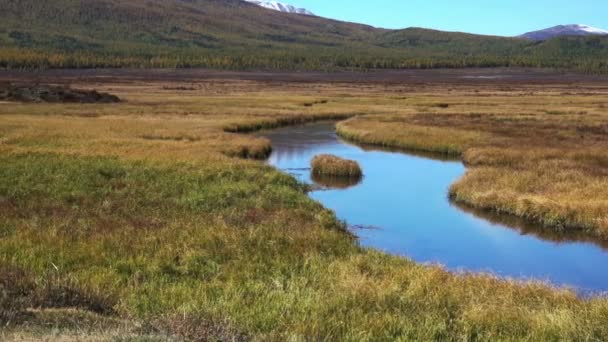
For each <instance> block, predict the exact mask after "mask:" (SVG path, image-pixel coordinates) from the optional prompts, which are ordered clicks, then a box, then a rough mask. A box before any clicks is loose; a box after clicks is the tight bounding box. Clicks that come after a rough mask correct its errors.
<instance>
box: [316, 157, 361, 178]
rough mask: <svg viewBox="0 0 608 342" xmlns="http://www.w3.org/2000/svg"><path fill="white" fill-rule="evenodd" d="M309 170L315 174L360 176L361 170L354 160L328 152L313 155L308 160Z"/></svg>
mask: <svg viewBox="0 0 608 342" xmlns="http://www.w3.org/2000/svg"><path fill="white" fill-rule="evenodd" d="M310 166H311V172H312V173H313V174H315V175H317V176H336V177H349V178H361V176H363V171H361V167H360V166H359V164H358V163H357V162H356V161H354V160H348V159H343V158H340V157H337V156H333V155H329V154H320V155H318V156H315V157H314V158H313V159H312V161H311V162H310Z"/></svg>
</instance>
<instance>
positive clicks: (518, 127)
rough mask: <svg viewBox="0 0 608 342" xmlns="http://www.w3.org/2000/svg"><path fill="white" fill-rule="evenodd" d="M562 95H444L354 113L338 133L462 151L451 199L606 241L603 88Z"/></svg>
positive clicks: (607, 158) (607, 135)
mask: <svg viewBox="0 0 608 342" xmlns="http://www.w3.org/2000/svg"><path fill="white" fill-rule="evenodd" d="M532 89H534V88H532ZM558 89H559V90H558ZM514 92H515V91H514ZM508 93H509V92H507V94H508ZM565 93H566V92H565V91H564V90H563V89H561V88H557V89H552V87H547V88H546V89H544V90H543V92H542V93H541V92H538V93H537V92H532V91H530V90H529V93H527V94H526V95H521V96H518V97H512V96H506V95H507V94H503V93H494V94H492V93H490V94H484V96H479V97H477V96H476V95H475V94H463V96H462V97H460V98H453V97H451V96H449V97H448V96H446V97H445V98H444V99H442V102H448V103H450V105H449V107H447V108H445V109H438V108H440V107H428V108H426V109H424V110H421V111H420V112H418V113H402V114H390V115H376V116H371V115H369V116H363V117H357V118H353V119H350V120H348V121H345V122H342V123H340V124H338V132H339V133H340V134H341V135H342V136H344V137H346V138H348V139H352V140H355V141H360V142H365V143H371V144H378V145H384V146H396V147H403V148H407V149H412V150H423V151H434V152H440V153H444V154H453V155H458V156H461V157H462V159H463V161H464V162H465V164H466V165H467V166H468V168H469V170H468V172H467V174H466V175H465V176H464V177H463V178H462V179H461V180H459V181H458V182H457V183H456V184H454V186H453V187H452V188H451V191H450V194H451V196H452V198H453V199H454V200H456V201H459V202H462V203H465V204H468V205H472V206H474V207H477V208H483V209H488V210H494V211H498V212H504V213H509V214H514V215H517V216H520V217H523V218H526V219H529V220H532V221H535V222H538V223H541V224H544V225H546V226H548V227H552V228H555V229H557V230H560V231H564V230H565V231H573V230H580V231H584V232H585V233H587V234H589V235H590V236H595V237H597V238H601V239H608V171H607V170H608V168H607V167H608V155H607V154H606V152H605V151H607V150H608V113H607V112H606V109H605V108H606V104H605V96H606V93H608V90H606V89H604V88H597V87H591V88H590V89H588V88H586V87H585V86H576V87H575V86H573V87H572V89H570V90H569V91H568V92H567V94H565ZM425 97H426V96H421V97H420V99H418V100H417V102H418V101H422V99H425ZM446 98H447V99H446ZM490 104H491V105H490ZM421 109H422V108H421Z"/></svg>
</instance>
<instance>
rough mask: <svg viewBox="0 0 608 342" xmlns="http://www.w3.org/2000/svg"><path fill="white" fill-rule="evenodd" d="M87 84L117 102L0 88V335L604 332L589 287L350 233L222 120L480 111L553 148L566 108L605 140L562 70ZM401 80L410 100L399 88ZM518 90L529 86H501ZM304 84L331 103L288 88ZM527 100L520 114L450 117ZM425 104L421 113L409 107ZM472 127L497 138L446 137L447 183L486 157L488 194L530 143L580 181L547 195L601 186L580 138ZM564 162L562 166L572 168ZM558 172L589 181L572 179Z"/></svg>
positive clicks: (569, 335) (590, 105)
mask: <svg viewBox="0 0 608 342" xmlns="http://www.w3.org/2000/svg"><path fill="white" fill-rule="evenodd" d="M97 82H98V83H95V84H94V86H95V87H96V88H98V89H99V90H100V91H109V92H111V93H115V94H117V95H118V96H120V97H121V98H124V99H126V102H124V103H121V104H95V105H65V104H52V105H51V104H10V103H4V104H2V105H0V209H1V210H0V265H1V266H0V325H1V326H2V329H1V330H0V339H5V340H12V339H15V340H19V339H45V338H46V339H58V340H60V339H64V340H83V339H91V340H93V339H100V340H113V339H140V340H165V339H170V338H173V339H178V340H179V339H194V338H195V337H198V338H203V339H205V338H206V339H210V340H214V339H216V340H217V339H235V340H242V339H253V340H277V341H283V340H345V341H361V340H370V341H371V340H605V339H607V338H608V326H607V325H606V324H605V322H606V321H607V320H608V300H607V299H606V298H605V297H596V298H580V297H578V296H577V295H576V294H575V293H574V292H573V291H570V290H567V289H555V288H552V287H550V286H548V285H546V284H542V283H535V282H529V283H520V282H516V281H511V280H504V279H497V278H495V277H493V276H491V275H480V274H452V273H450V272H447V271H445V270H444V269H442V268H441V267H438V266H428V265H419V264H416V263H414V262H412V261H410V260H407V259H404V258H400V257H395V256H389V255H386V254H384V253H381V252H379V251H374V250H369V249H364V248H361V247H360V246H359V245H358V243H357V241H356V240H354V239H353V238H352V236H351V235H350V234H348V233H347V232H346V231H345V229H344V225H343V223H341V222H340V221H338V220H337V219H336V217H335V216H334V215H333V213H331V212H330V211H328V210H326V209H324V208H323V207H321V206H320V205H319V204H318V203H316V202H314V201H312V200H311V199H310V198H309V197H308V196H307V195H306V187H305V186H304V185H302V184H299V183H298V182H297V181H295V180H294V179H293V178H292V177H290V176H288V175H285V174H283V173H280V172H279V171H277V170H274V169H273V168H271V167H268V166H265V165H264V164H263V163H260V162H257V161H253V160H248V159H244V158H238V157H231V156H230V155H235V156H237V155H238V156H241V157H245V154H244V153H243V154H239V153H236V154H231V153H230V151H239V150H243V149H245V148H246V149H248V150H249V151H251V150H253V149H254V148H253V146H256V145H257V144H260V145H265V144H266V143H265V142H264V141H263V140H260V139H258V138H256V137H255V136H253V135H244V134H234V133H229V132H226V131H225V127H228V126H230V125H232V124H234V123H239V122H256V121H258V122H273V120H274V122H281V121H282V120H284V118H286V117H292V116H293V117H294V118H296V119H294V120H297V118H298V117H299V116H302V117H309V116H315V117H323V116H327V117H331V116H334V115H337V114H339V115H349V116H352V115H353V114H356V113H368V116H364V117H357V118H354V119H351V121H348V122H347V123H348V125H346V124H345V127H351V126H350V125H353V126H352V127H354V125H356V124H358V123H359V122H361V121H360V120H369V121H370V122H373V119H378V120H381V119H383V118H384V119H386V118H390V119H391V120H392V121H391V122H392V123H391V125H393V127H394V129H397V128H400V127H401V126H400V125H401V123H400V121H403V122H404V125H412V124H416V125H420V126H422V125H423V124H425V123H426V124H427V125H429V127H431V124H430V123H428V122H430V120H435V121H433V125H432V127H444V128H445V129H446V131H449V128H448V127H452V126H458V128H457V130H456V127H454V128H455V132H460V131H473V130H479V131H481V130H480V129H477V128H468V127H469V126H467V125H473V124H476V125H482V124H483V125H486V126H488V127H493V129H495V130H500V129H504V130H506V132H514V133H512V134H515V133H518V132H519V134H521V136H523V137H525V136H533V138H530V140H529V141H540V140H541V137H545V138H546V139H548V140H547V141H548V143H547V144H548V145H549V146H553V140H551V139H549V137H553V136H556V137H557V136H561V137H566V138H565V139H568V138H567V137H568V134H567V133H569V132H571V130H573V129H574V128H568V127H569V126H572V122H576V123H577V124H576V127H587V128H586V129H584V130H583V131H584V132H585V133H584V135H585V137H586V138H585V139H587V138H588V139H591V138H592V137H597V139H596V140H595V141H596V143H597V144H598V146H600V147H601V145H600V144H601V141H602V140H601V139H600V138H601V137H602V136H601V134H603V133H602V131H601V127H602V122H603V118H604V117H603V115H604V114H603V113H604V112H603V109H602V108H600V107H599V105H600V103H599V102H601V101H603V100H602V98H603V97H602V96H599V95H597V96H583V95H580V94H573V95H561V92H562V89H561V86H553V87H548V86H543V87H542V89H541V88H534V87H528V86H526V87H525V88H523V89H521V88H517V89H514V90H509V91H500V90H499V89H498V88H488V91H490V90H491V91H492V93H491V94H476V93H475V92H474V91H473V90H471V89H469V88H467V87H465V86H462V87H459V88H458V89H456V90H453V91H449V90H448V89H446V86H444V85H441V86H436V87H430V88H428V87H425V88H420V87H416V89H418V92H417V93H414V92H413V91H408V89H407V87H408V86H407V85H394V86H383V85H356V86H355V85H351V84H314V83H311V84H309V83H306V84H285V83H281V84H278V83H277V84H273V83H254V82H244V81H226V82H217V81H207V82H200V86H201V87H200V88H199V87H197V89H201V90H198V91H195V92H180V91H176V90H170V89H175V88H176V86H178V85H179V83H171V82H166V81H164V82H163V81H154V82H152V81H148V82H143V81H141V80H139V81H136V82H111V81H107V80H105V81H103V80H99V81H97ZM210 82H214V83H213V85H212V86H211V83H210ZM75 86H76V85H75ZM78 86H79V87H82V88H85V89H86V88H87V87H88V88H90V87H91V86H92V84H81V85H78ZM405 91H408V93H409V95H408V99H407V100H403V99H399V97H400V96H398V94H402V93H403V92H405ZM520 91H522V92H526V93H527V92H530V91H534V92H537V93H536V94H535V95H528V96H526V97H524V98H522V97H521V96H512V95H516V94H518V92H520ZM569 91H570V90H569ZM571 91H581V92H583V91H584V92H586V93H589V92H593V91H598V92H603V91H604V90H596V89H593V88H580V89H574V90H571ZM320 93H322V94H323V99H330V101H329V102H327V103H325V104H319V105H315V106H312V107H306V106H302V105H301V104H302V103H310V102H315V101H316V100H317V99H318V98H319V94H320ZM387 94H388V95H387ZM446 94H447V95H446ZM438 97H440V98H441V99H438ZM435 103H449V104H450V106H449V108H441V107H436V106H434V104H435ZM496 103H501V106H496V105H495V104H496ZM548 103H549V104H548ZM602 103H603V102H602ZM564 107H567V108H564ZM535 108H539V109H546V110H560V111H567V112H570V111H576V112H580V111H586V112H587V113H588V114H586V116H585V117H582V118H579V116H578V114H566V115H559V122H557V123H556V122H555V121H553V120H554V119H552V120H549V119H548V117H547V116H545V115H547V114H546V113H544V112H540V111H538V112H537V111H536V109H535ZM560 108H561V109H560ZM523 109H525V110H526V112H528V113H529V115H525V116H524V115H519V114H517V115H516V114H508V113H494V115H491V114H490V113H488V114H484V115H483V116H481V117H480V116H478V115H473V114H458V112H464V113H470V112H472V111H475V112H478V111H481V110H488V111H489V110H500V111H505V112H509V113H521V111H522V110H523ZM421 110H423V111H426V113H427V114H425V115H418V114H416V113H419V112H420V111H421ZM446 110H449V111H454V112H453V113H448V114H446V113H444V111H446ZM427 115H428V117H427ZM450 115H453V116H450ZM570 115H573V117H570ZM434 117H436V119H433V118H434ZM555 117H557V116H556V115H551V118H555ZM532 119H534V120H532ZM422 120H427V121H422ZM442 120H458V121H457V123H458V125H456V124H455V123H454V122H452V121H450V122H446V121H442ZM475 120H495V121H491V122H492V123H493V124H492V125H490V124H486V122H485V121H481V122H479V121H475ZM496 122H502V123H503V125H497V124H494V123H496ZM518 122H520V123H521V126H519V127H518V128H517V129H515V128H511V126H510V125H514V124H515V123H518ZM524 122H525V123H526V125H525V127H528V128H527V130H525V131H522V129H523V128H522V127H524V124H523V123H524ZM531 122H532V124H530V123H531ZM465 123H466V124H465ZM442 124H443V125H442ZM541 124H542V125H545V126H542V125H541ZM486 126H484V127H486ZM374 127H379V126H374ZM383 127H384V126H383ZM476 127H477V126H476ZM543 127H545V128H543ZM545 129H546V130H549V131H544V130H545ZM533 132H534V133H535V134H531V133H533ZM598 132H599V133H598ZM550 133H551V134H550ZM483 134H484V136H486V135H487V137H490V138H491V140H490V142H491V143H493V144H494V143H495V144H497V145H488V146H485V147H479V145H474V144H477V143H478V142H477V141H476V140H475V138H474V137H475V135H471V137H470V139H463V140H462V144H465V143H466V144H471V145H470V146H469V145H467V147H466V148H464V147H462V150H461V151H463V152H464V153H463V156H464V158H465V160H466V161H467V164H468V165H469V167H470V171H469V173H468V174H467V176H466V177H465V178H464V179H463V180H461V182H459V183H458V184H457V185H455V187H462V189H464V190H462V191H465V190H467V189H480V188H481V184H480V185H478V187H475V188H468V187H467V185H468V184H479V183H475V182H474V183H469V182H472V181H473V180H475V181H476V182H483V181H485V180H484V178H483V177H480V178H479V179H478V178H474V179H469V177H471V175H473V176H475V173H476V172H478V171H479V172H484V173H482V174H481V175H488V174H487V173H485V172H494V174H493V177H494V179H490V180H487V181H485V182H486V183H483V188H484V189H485V191H486V192H490V191H494V190H493V189H496V191H503V190H504V188H505V187H509V186H513V184H511V183H509V181H507V180H511V179H512V177H516V176H518V175H524V174H525V173H526V172H528V173H529V172H540V171H541V170H540V169H535V168H531V167H532V165H533V163H534V162H535V161H539V160H540V161H543V160H544V162H545V163H546V164H543V167H545V168H547V167H549V166H551V167H552V168H551V170H554V171H555V170H556V169H555V167H556V166H559V167H560V168H561V169H557V170H558V171H559V172H552V173H555V174H558V175H559V174H561V172H574V170H578V173H576V175H577V177H576V178H574V179H573V178H568V177H565V176H564V175H563V174H561V176H560V177H563V180H562V183H561V184H560V185H559V186H558V187H557V188H554V191H558V190H559V191H562V192H563V193H564V194H566V193H568V194H571V195H570V196H572V197H571V198H570V200H572V199H576V198H579V197H576V196H581V197H580V198H583V196H584V199H585V200H584V201H582V202H581V203H580V204H579V203H578V202H563V203H570V204H571V205H572V208H573V209H576V210H580V209H581V208H583V207H584V205H585V204H586V203H587V205H588V203H589V202H588V201H591V200H593V199H599V198H600V197H599V196H601V195H602V191H604V190H603V188H601V185H602V180H604V179H605V178H603V177H605V176H604V175H603V174H602V173H601V172H602V171H601V170H602V169H601V167H600V166H601V165H604V164H603V159H602V157H601V155H600V154H595V153H594V151H595V150H592V149H585V150H577V149H575V148H574V147H572V148H569V149H565V150H563V151H561V150H559V149H557V147H555V150H551V149H546V148H542V149H541V145H534V147H535V149H533V150H532V151H533V152H534V151H536V152H535V153H537V154H536V155H535V157H534V158H535V159H531V160H530V162H529V163H523V162H522V158H524V157H525V158H528V157H529V153H532V152H528V151H525V150H524V149H523V147H524V146H525V147H529V146H530V143H529V141H528V140H526V141H523V140H522V141H521V142H520V143H518V145H516V146H520V149H519V150H518V149H514V148H515V146H509V145H508V144H510V143H512V142H513V141H514V140H508V139H506V138H504V135H503V136H498V137H497V133H495V132H493V131H484V132H483ZM454 139H458V135H454ZM501 139H505V140H501ZM520 139H523V138H521V137H520ZM555 139H557V138H555ZM572 139H574V138H572ZM569 141H570V140H566V141H564V143H563V144H564V145H567V143H568V142H569ZM499 142H504V144H505V145H498V143H499ZM455 146H458V144H455ZM463 146H464V145H463ZM501 146H502V147H501ZM558 146H561V145H558ZM576 146H578V145H576ZM550 151H555V152H554V153H553V154H549V152H550ZM247 155H249V153H247ZM572 160H575V161H577V164H576V165H569V164H568V163H569V162H571V161H572ZM566 166H568V167H569V168H566ZM497 170H498V171H501V170H502V171H505V170H506V172H508V173H510V174H509V175H508V176H504V175H502V174H501V173H500V172H498V171H497ZM593 172H595V174H594V173H593ZM540 175H543V174H539V175H536V176H538V177H536V178H534V180H535V182H536V183H534V182H531V183H530V184H531V185H532V184H533V187H534V189H539V190H538V194H539V195H538V196H541V198H542V196H549V195H551V193H550V192H543V191H547V189H552V188H551V187H548V186H553V185H551V184H549V185H547V184H545V183H543V182H544V181H545V178H542V177H540ZM544 175H546V177H548V178H547V179H546V181H552V180H553V181H554V180H555V178H551V177H554V176H553V175H551V174H550V173H549V172H545V173H544ZM503 177H508V178H507V179H505V178H503ZM491 180H493V181H491ZM573 180H576V181H577V182H578V183H577V185H578V186H580V185H583V186H591V187H590V188H588V189H587V188H584V187H583V188H581V189H583V190H579V191H581V193H579V192H576V191H574V192H569V191H571V190H572V188H568V187H569V186H572V183H568V182H571V181H573ZM594 182H595V183H594ZM525 184H526V182H522V183H518V184H516V185H518V186H515V187H513V188H512V189H511V190H510V191H511V192H510V194H515V195H516V194H518V193H519V192H518V191H523V190H525V189H526V187H524V186H523V185H525ZM531 185H530V186H531ZM494 187H496V188H494ZM467 191H468V190H467ZM593 191H597V192H598V193H597V194H594V193H593ZM465 193H466V192H465ZM603 198H606V197H603ZM556 201H558V203H561V202H559V201H566V198H565V197H556ZM601 208H602V207H601V206H600V209H601ZM575 212H576V213H581V212H583V211H575ZM585 213H587V212H585ZM601 213H602V212H601V211H598V215H601ZM587 214H588V213H587ZM597 217H599V216H596V218H597Z"/></svg>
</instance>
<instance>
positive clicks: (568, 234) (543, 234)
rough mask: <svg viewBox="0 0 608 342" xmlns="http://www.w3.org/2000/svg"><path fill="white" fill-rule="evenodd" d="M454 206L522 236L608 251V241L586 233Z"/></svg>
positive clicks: (458, 204)
mask: <svg viewBox="0 0 608 342" xmlns="http://www.w3.org/2000/svg"><path fill="white" fill-rule="evenodd" d="M452 204H453V205H455V206H456V207H458V208H459V209H460V210H462V211H464V212H466V213H470V214H472V215H475V216H477V217H480V218H483V219H485V220H487V221H488V222H490V223H492V224H495V225H500V226H506V227H509V228H511V229H514V230H516V231H517V232H519V234H521V235H531V236H534V237H536V238H539V239H543V240H546V241H552V242H555V243H558V244H568V243H572V242H583V243H590V244H594V245H596V246H598V247H600V248H601V249H603V250H605V251H608V241H606V240H600V239H595V238H593V237H590V236H589V234H585V232H584V231H580V230H577V231H559V230H556V229H554V228H549V227H545V226H542V225H538V224H535V223H533V222H530V221H528V220H524V219H522V218H521V217H518V216H515V215H509V214H502V213H500V214H499V213H497V212H495V211H492V210H483V209H477V208H473V207H470V206H467V205H465V204H461V203H455V202H452Z"/></svg>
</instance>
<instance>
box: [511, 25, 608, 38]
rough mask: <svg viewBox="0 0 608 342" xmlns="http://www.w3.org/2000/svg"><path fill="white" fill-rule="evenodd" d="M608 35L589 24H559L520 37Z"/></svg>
mask: <svg viewBox="0 0 608 342" xmlns="http://www.w3.org/2000/svg"><path fill="white" fill-rule="evenodd" d="M589 35H608V31H606V30H602V29H599V28H595V27H591V26H587V25H578V24H574V25H559V26H554V27H550V28H548V29H544V30H540V31H532V32H528V33H524V34H522V35H521V36H520V37H523V38H528V39H531V40H539V41H540V40H547V39H551V38H554V37H559V36H589Z"/></svg>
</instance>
